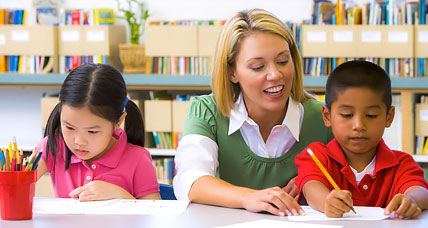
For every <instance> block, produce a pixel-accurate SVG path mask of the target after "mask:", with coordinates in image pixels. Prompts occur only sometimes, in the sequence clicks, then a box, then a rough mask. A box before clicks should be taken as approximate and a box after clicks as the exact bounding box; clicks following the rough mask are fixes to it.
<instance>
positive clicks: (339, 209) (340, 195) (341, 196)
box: [324, 189, 353, 218]
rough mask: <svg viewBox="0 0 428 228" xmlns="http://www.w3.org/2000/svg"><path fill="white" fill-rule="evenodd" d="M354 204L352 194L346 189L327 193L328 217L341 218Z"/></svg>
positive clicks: (325, 210)
mask: <svg viewBox="0 0 428 228" xmlns="http://www.w3.org/2000/svg"><path fill="white" fill-rule="evenodd" d="M352 204H353V201H352V194H351V192H349V191H346V190H342V191H339V190H336V189H334V190H333V191H331V192H330V194H328V195H327V198H326V199H325V203H324V213H325V215H327V217H332V218H341V217H342V216H343V214H345V213H347V212H349V211H350V210H351V206H352Z"/></svg>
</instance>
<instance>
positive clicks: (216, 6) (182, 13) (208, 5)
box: [0, 0, 401, 149]
mask: <svg viewBox="0 0 428 228" xmlns="http://www.w3.org/2000/svg"><path fill="white" fill-rule="evenodd" d="M367 1H368V0H356V1H355V2H357V3H359V4H360V3H363V2H367ZM31 2H32V1H31V0H0V8H26V9H28V8H30V7H31V4H32V3H31ZM61 2H62V5H63V8H73V9H79V8H85V9H91V8H113V9H117V3H116V0H61ZM121 2H123V0H121ZM144 2H146V3H147V6H148V7H149V10H150V12H151V17H150V20H180V19H200V20H225V19H228V18H229V17H231V16H232V15H233V14H234V13H236V12H238V11H240V10H243V9H249V8H263V9H266V10H268V11H270V12H272V13H273V14H275V15H276V16H277V17H278V18H280V19H281V20H284V21H294V22H301V21H302V20H306V19H309V18H310V14H311V8H312V0H147V1H144ZM117 23H118V24H123V23H124V21H120V20H117ZM0 77H1V74H0ZM44 92H48V93H55V92H58V89H44V88H19V87H0V107H2V109H0V127H1V129H2V131H1V133H0V146H4V145H6V144H7V143H8V142H9V141H10V140H11V137H12V136H16V137H17V141H18V143H19V145H20V146H22V147H24V146H25V147H27V148H31V147H33V146H34V145H36V144H37V143H38V142H39V141H40V140H41V138H42V132H41V129H42V126H41V114H40V112H41V111H40V97H41V96H42V94H43V93H44ZM396 120H397V119H396ZM400 126H401V124H400ZM394 129H395V131H388V130H387V132H386V135H388V136H390V135H396V134H397V132H399V133H401V131H397V129H396V128H394ZM399 129H401V128H399ZM396 137H397V136H395V137H394V138H395V139H396ZM400 137H401V134H400ZM391 138H392V137H391ZM388 141H391V143H389V142H387V143H388V144H389V145H392V147H393V148H395V149H401V140H398V141H399V143H397V140H388Z"/></svg>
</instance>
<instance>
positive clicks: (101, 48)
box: [58, 25, 126, 68]
mask: <svg viewBox="0 0 428 228" xmlns="http://www.w3.org/2000/svg"><path fill="white" fill-rule="evenodd" d="M58 32H59V46H58V50H59V55H61V56H73V55H81V56H85V55H106V56H108V57H109V58H108V59H109V64H111V65H114V66H116V67H118V68H121V67H120V66H121V63H120V59H119V44H120V43H126V29H125V27H124V26H119V25H109V26H107V25H105V26H104V25H100V26H87V25H75V26H59V28H58Z"/></svg>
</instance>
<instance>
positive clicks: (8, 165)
mask: <svg viewBox="0 0 428 228" xmlns="http://www.w3.org/2000/svg"><path fill="white" fill-rule="evenodd" d="M3 154H4V160H5V162H4V163H5V167H4V171H10V156H9V153H8V152H7V151H6V149H3Z"/></svg>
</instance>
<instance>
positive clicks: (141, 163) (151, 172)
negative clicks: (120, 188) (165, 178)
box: [133, 148, 159, 198]
mask: <svg viewBox="0 0 428 228" xmlns="http://www.w3.org/2000/svg"><path fill="white" fill-rule="evenodd" d="M139 154H140V155H139V156H138V159H137V158H136V159H137V166H136V168H135V173H134V181H133V182H134V186H133V188H134V197H135V198H140V197H142V196H145V195H148V194H151V193H155V192H159V184H158V180H157V177H156V169H155V167H154V166H153V164H152V158H151V156H150V153H149V151H148V150H146V149H144V148H143V149H142V151H141V153H139Z"/></svg>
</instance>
